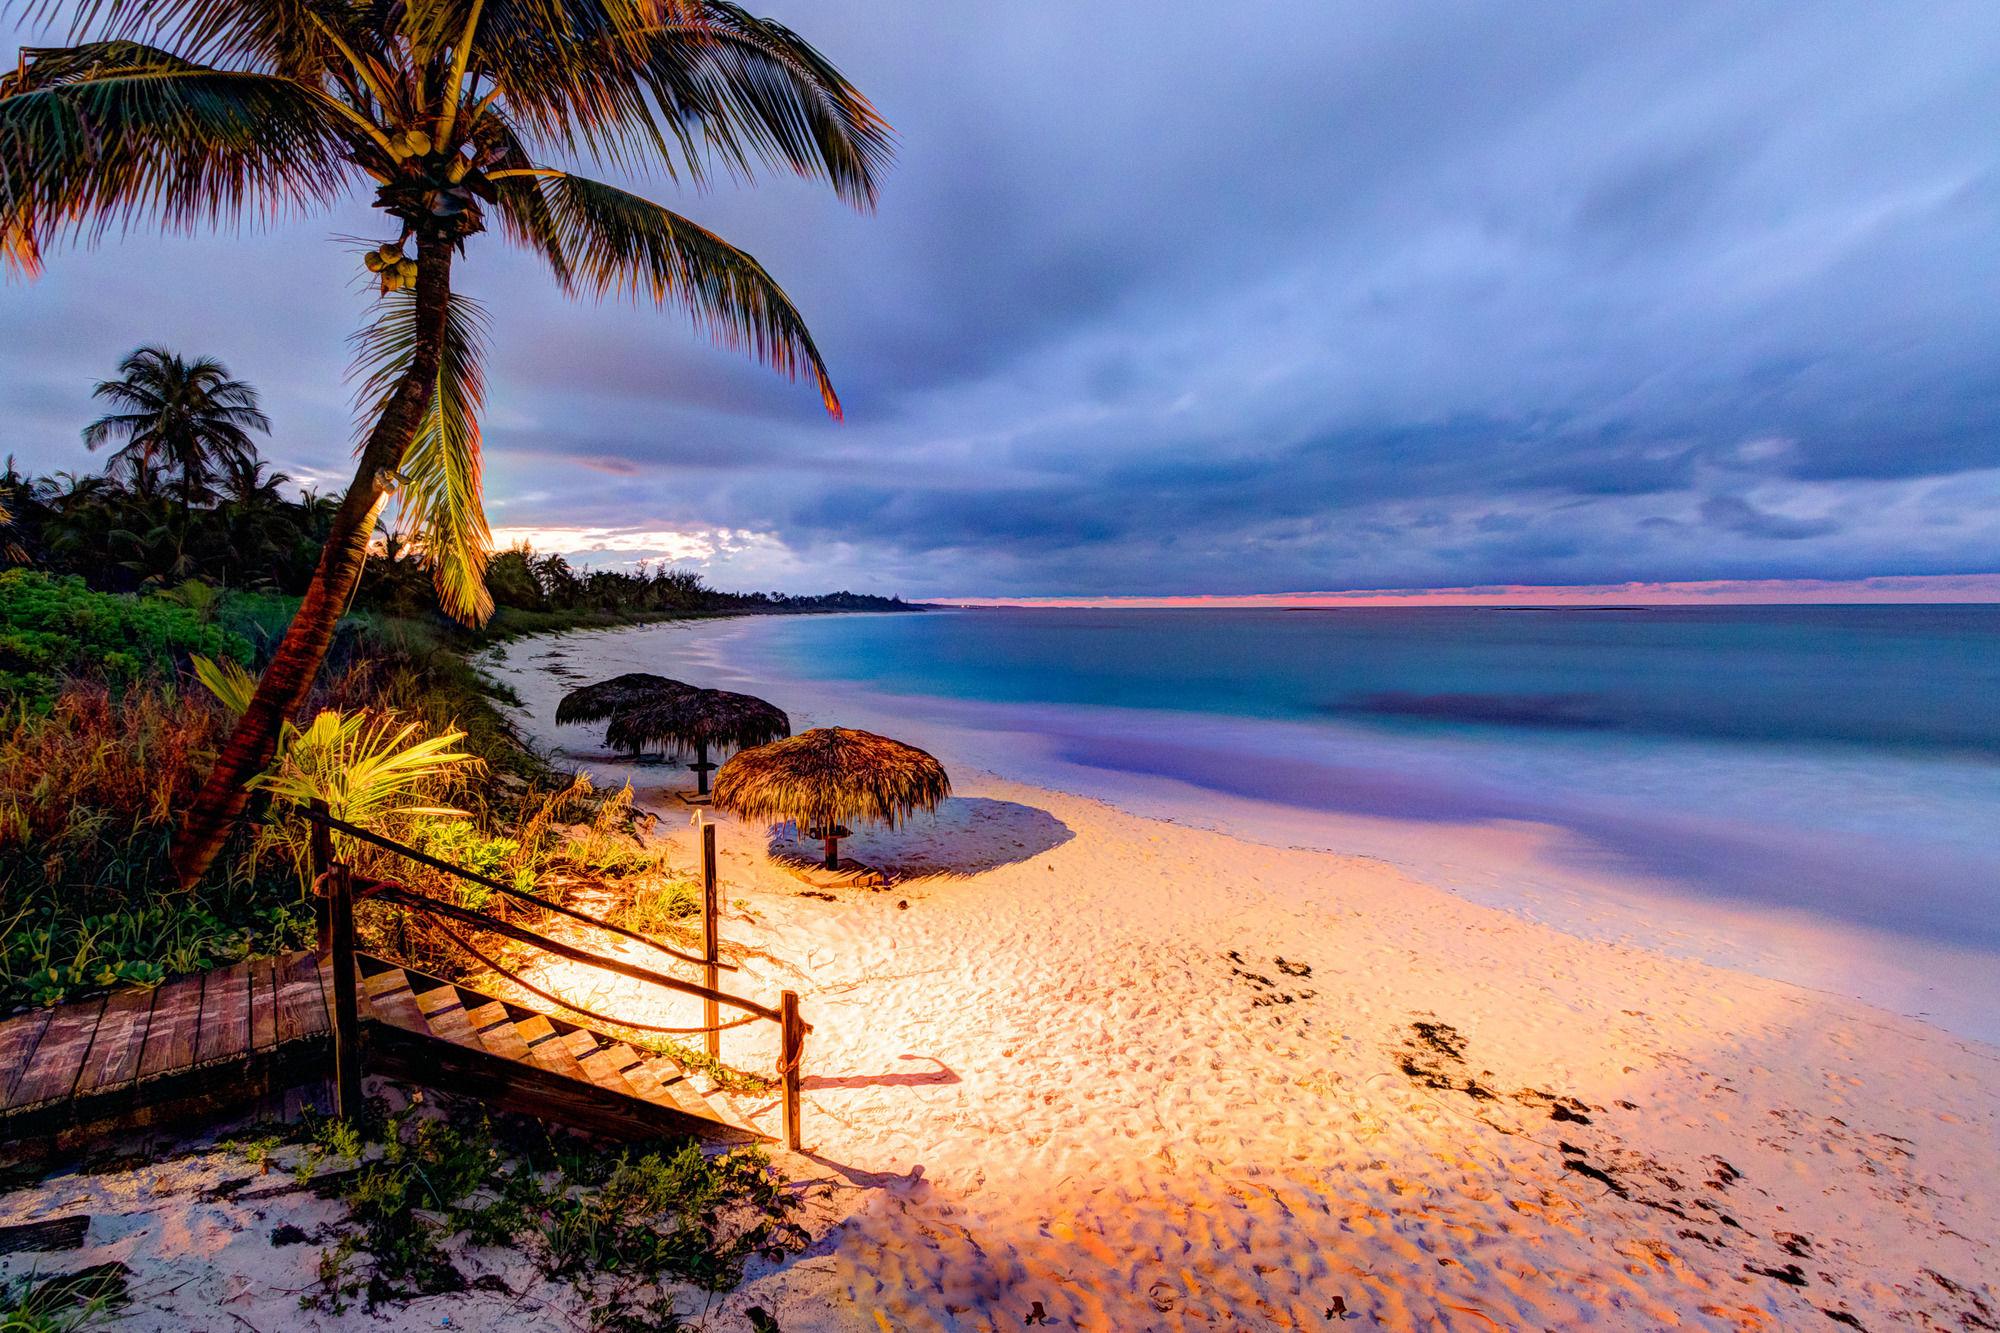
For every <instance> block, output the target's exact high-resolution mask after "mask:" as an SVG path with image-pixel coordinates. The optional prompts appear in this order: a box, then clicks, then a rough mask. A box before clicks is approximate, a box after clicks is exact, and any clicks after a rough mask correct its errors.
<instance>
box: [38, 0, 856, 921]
mask: <svg viewBox="0 0 2000 1333" xmlns="http://www.w3.org/2000/svg"><path fill="white" fill-rule="evenodd" d="M79 3H80V8H79V10H78V11H77V12H76V13H75V15H74V17H73V22H72V24H71V27H70V32H69V41H70V43H71V44H70V45H68V46H64V47H59V48H42V49H35V50H29V51H24V52H23V53H22V56H21V59H20V62H19V65H18V68H16V69H15V70H14V71H13V72H12V73H9V74H7V75H6V76H5V77H4V79H0V256H4V257H5V258H6V259H7V260H8V261H9V262H11V264H12V265H13V266H14V267H16V268H18V269H20V270H23V271H26V272H34V271H36V270H37V269H38V268H39V266H40V264H41V262H42V252H43V250H44V248H45V247H46V245H47V244H48V243H49V241H50V240H51V239H53V238H56V237H58V236H65V235H66V236H72V237H74V236H78V235H81V236H82V237H84V238H96V237H98V236H101V235H102V234H103V233H104V232H105V230H106V229H107V228H109V227H110V226H112V225H114V224H123V223H130V222H133V221H141V222H155V223H158V224H160V225H162V226H165V227H167V228H170V229H179V230H194V229H197V228H200V227H204V226H207V225H210V224H212V223H215V222H217V221H229V220H233V219H236V218H239V217H241V216H242V215H244V214H245V213H246V212H252V211H254V212H259V213H269V212H274V211H284V210H286V209H299V208H313V207H320V206H324V205H326V204H329V203H330V202H332V201H333V200H335V199H336V198H338V197H340V196H342V195H343V194H345V193H347V192H348V191H350V190H351V189H353V188H355V187H357V186H363V185H372V187H373V190H374V204H375V207H376V208H377V209H379V210H380V211H381V213H382V214H383V215H384V216H385V220H386V224H387V231H388V239H387V240H386V241H385V242H384V243H383V244H382V245H380V246H379V247H372V248H370V249H369V250H367V251H366V252H364V254H363V255H362V256H361V258H362V262H363V263H364V264H366V266H367V268H368V270H369V271H370V272H371V273H374V274H376V275H378V277H379V279H380V287H381V293H382V299H381V302H380V305H379V308H378V311H377V318H376V319H375V321H374V323H373V324H372V326H371V327H370V328H369V329H367V330H366V331H365V332H364V334H363V335H362V338H361V359H360V368H361V372H362V377H363V384H364V394H365V403H366V407H367V410H368V414H369V420H368V422H367V424H366V426H365V429H364V433H363V435H362V438H361V444H360V447H359V450H358V453H359V461H358V467H357V470H356V473H355V478H354V481H353V484H352V485H350V486H349V487H348V489H347V492H346V494H345V495H344V497H343V498H342V500H341V503H340V507H339V509H338V511H337V512H336V514H335V517H334V520H333V523H332V525H331V531H330V533H329V536H328V539H327V542H326V545H325V547H324V548H323V549H322V551H321V554H320V559H319V564H318V567H317V569H316V570H315V573H314V576H313V580H312V583H311V584H310V586H309V587H308V588H307V591H306V594H305V597H304V599H303V600H302V602H301V604H300V606H299V609H298V612H297V614H296V615H295V616H294V617H293V620H292V622H291V624H290V626H289V627H288V628H287V630H286V632H285V636H284V638H283V640H282V641H281V643H280V644H279V646H278V649H277V651H276V653H275V654H274V655H273V657H272V660H271V662H270V663H269V665H268V666H267V667H266V669H265V672H264V675H263V678H262V680H261V682H260V684H259V686H258V690H257V694H256V697H255V698H254V699H253V700H252V702H251V705H250V707H249V708H248V709H246V710H245V712H244V714H243V717H242V719H241V721H240V722H239V723H238V725H237V727H236V729H235V731H234V732H233V733H232V734H231V736H230V738H229V740H228V742H227V744H226V745H225V746H224V748H223V750H222V753H221V754H220V756H219V757H218V759H217V761H216V763H215V766H214V768H213V769H212V770H211V772H210V774H209V777H208V780H207V783H206V784H205V786H204V788H203V790H202V792H201V794H200V797H199V799H198V800H197V801H196V802H195V806H194V808H193V809H192V810H191V811H190V812H189V815H188V817H187V818H186V819H185V820H184V821H183V823H182V825H181V828H180V830H179V833H178V835H177V838H176V844H175V852H174V864H175V868H176V870H177V871H178V873H179V874H180V876H181V878H182V881H183V882H184V883H186V882H192V880H193V879H194V877H195V876H197V875H198V874H199V873H200V872H201V871H202V870H203V869H204V868H205V867H206V866H207V864H208V863H209V862H210V861H211V860H212V859H213V857H214V855H215V853H216V851H217V850H218V849H219V848H220V847H221V845H222V842H223V840H224V838H225V836H226V834H227V832H228V827H229V820H230V817H231V816H233V815H234V814H236V813H237V812H239V811H240V810H241V809H242V807H243V805H244V803H245V801H246V799H247V798H246V793H245V784H246V783H247V782H248V780H249V779H250V778H251V777H252V776H254V775H255V774H257V773H258V772H259V771H261V770H262V769H263V767H264V765H265V763H266V762H267V761H268V760H269V758H270V756H271V754H272V752H273V750H274V748H275V746H276V743H277V739H278V733H279V729H280V727H281V725H282V724H283V723H284V721H285V720H286V719H287V718H288V717H289V716H290V715H291V714H293V713H294V712H295V711H296V710H297V709H298V708H299V707H300V706H301V704H302V703H303V701H304V699H305V696H306V692H307V690H308V689H309V688H310V686H311V683H312V679H313V676H314V674H315V673H316V672H317V670H318V667H319V663H320V661H321V659H322V658H323V657H324V655H325V653H326V649H327V645H328V643H329V641H330V640H331V637H332V634H333V628H334V625H335V622H336V621H337V620H338V619H339V617H340V614H341V612H342V610H343V609H344V608H345V606H346V605H347V602H348V599H349V596H350V594H351V593H352V591H353V589H354V587H355V585H356V582H357V580H358V579H359V577H360V572H361V567H362V563H363V561H364V560H365V559H366V555H367V546H368V539H369V534H370V529H371V527H372V526H373V524H374V522H375V519H376V516H377V513H378V512H379V511H380V510H381V508H382V507H383V505H384V504H385V502H386V501H387V500H388V499H389V497H390V495H391V494H392V492H393V493H396V494H398V496H399V503H400V505H401V508H402V511H403V513H404V514H406V515H408V516H410V522H411V524H412V526H413V527H414V528H415V529H417V530H419V531H420V532H421V533H422V544H423V548H424V550H425V552H426V555H427V557H428V559H429V561H430V563H431V566H432V569H433V571H434V574H435V578H436V583H437V588H438V593H439V597H440V601H441V603H442V605H443V606H444V607H445V609H446V610H447V611H449V612H450V613H451V614H453V615H455V616H457V617H459V618H461V619H464V620H467V621H478V620H480V619H481V618H483V617H484V616H485V615H487V614H488V613H489V611H490V608H491V601H490V599H489V597H488V595H487V593H486V590H485V587H484V584H483V582H482V581H481V579H480V572H481V568H482V565H483V562H484V559H485V555H486V551H485V544H486V541H487V531H486V524H485V520H484V518H483V515H482V513H481V510H480V507H479V503H478V493H479V455H478V446H479V429H478V424H477V410H478V407H479V401H480V380H479V370H478V367H479V356H480V344H481V333H482V329H481V317H480V315H479V314H478V311H477V308H476V307H475V306H473V305H472V304H471V303H470V302H468V301H467V300H466V299H465V298H463V297H462V296H459V295H457V294H455V293H454V291H453V286H452V264H453V260H454V258H455V256H456V255H458V254H459V253H460V252H461V251H462V250H463V248H464V246H465V244H466V242H467V241H468V240H470V239H471V238H472V237H473V236H475V235H477V234H479V233H480V232H482V231H484V230H485V229H486V226H487V222H488V219H489V216H490V217H492V218H495V219H497V221H498V222H499V224H500V230H501V231H502V233H503V234H505V235H506V236H507V237H508V238H509V239H510V240H512V241H514V242H515V243H517V244H519V245H522V246H525V247H526V248H528V249H529V250H531V251H533V252H534V253H536V254H538V255H539V256H541V258H542V259H543V260H544V261H545V262H546V263H547V265H548V267H549V269H550V271H551V272H552V274H553V275H554V277H555V280H556V282H557V283H558V284H559V285H560V286H561V287H563V288H564V289H565V290H566V291H570V292H584V293H589V294H594V295H597V296H600V297H602V296H604V295H607V294H613V293H617V294H622V295H629V296H633V297H639V296H649V297H651V298H652V299H653V300H654V301H655V302H659V303H666V302H669V301H671V302H673V303H675V304H678V305H681V306H683V307H684V308H686V309H687V310H688V312H689V313H690V314H691V315H692V316H693V318H694V322H695V324H696V326H697V327H698V328H699V329H701V330H702V331H704V332H706V333H707V334H708V335H710V336H711V337H714V338H716V339H718V340H720V341H721V342H723V343H725V344H728V345H732V346H735V347H739V348H741V349H743V350H746V351H748V352H750V353H751V354H753V355H755V356H757V357H758V358H760V359H761V360H763V361H764V362H766V363H768V364H769V365H771V366H772V367H774V368H775V369H777V370H779V371H781V372H783V373H785V374H787V375H788V376H791V377H793V378H797V377H799V376H810V377H811V378H812V380H813V381H814V382H815V383H816V384H817V385H818V388H819V391H820V395H821V398H822V400H823V402H824V403H825V406H826V409H827V411H828V412H829V413H831V414H833V415H835V416H836V417H837V416H838V415H839V401H838V399H837V398H836V397H835V395H834V391H833V387H832V383H831V381H830V380H829V378H828V376H827V373H826V368H825V366H824V364H823V363H822V361H821V359H820V355H819V352H818V349H817V348H816V347H815V346H814V345H813V340H812V336H811V334H810V333H809V332H808V330H807V328H806V325H805V321H804V319H803V318H802V317H801V316H800V315H799V312H798V311H797V310H796V309H795V308H794V307H793V305H792V303H791V301H790V299H789V298H787V297H786V295H785V293H784V292H783V290H782V289H780V288H779V286H778V284H777V283H776V282H774V281H773V280H772V279H771V277H770V275H769V274H767V273H766V272H765V271H764V269H763V267H762V266H761V265H760V264H758V263H757V261H756V260H755V259H753V258H751V257H750V256H749V255H748V254H745V253H744V252H743V251H741V250H738V249H736V248H735V247H733V246H731V245H729V244H728V243H727V242H725V241H723V240H722V238H720V237H719V236H716V235H715V234H714V233H712V232H709V231H706V230H704V229H703V228H701V227H698V226H696V225H695V224H694V223H692V222H690V221H688V220H687V219H686V218H684V217H681V216H679V215H677V214H675V213H673V212H670V211H668V210H667V209H665V208H663V207H661V206H660V205H659V204H656V203H653V202H651V201H650V200H647V199H644V198H642V197H640V196H638V195H636V194H632V193H629V192H627V191H626V190H623V189H620V188H617V187H616V186H612V185H608V184H604V183H602V182H599V181H596V180H592V179H589V178H587V177H584V176H581V175H576V174H573V173H572V172H570V171H569V170H566V169H564V168H561V167H557V166H555V165H552V164H551V162H550V158H551V156H552V155H563V156H569V157H581V158H584V159H587V160H590V161H594V162H596V163H599V164H605V165H609V166H611V167H613V168H618V169H624V168H633V167H643V166H646V165H652V166H655V167H659V168H663V169H664V170H665V171H666V172H667V174H668V175H669V176H670V177H671V176H679V177H683V178H685V179H687V180H689V181H691V182H694V183H697V184H699V183H700V182H701V181H703V180H704V179H706V178H707V176H708V175H709V174H710V173H711V172H713V171H714V170H716V169H718V168H719V169H721V170H723V171H725V172H728V173H730V174H733V175H738V176H743V175H747V174H748V173H749V172H750V171H751V168H752V167H753V166H754V165H755V164H756V163H758V162H763V163H766V164H770V165H773V166H776V167H779V168H782V169H785V170H789V171H793V172H796V173H798V174H800V175H803V176H806V177H810V178H817V179H821V180H824V181H826V182H828V183H829V184H830V185H831V186H832V187H833V189H834V190H835V191H836V192H837V193H838V194H840V195H841V196H842V197H843V198H845V199H847V200H849V201H850V202H853V203H855V204H857V205H866V204H869V203H872V201H873V199H874V196H875V190H876V182H877V177H878V175H879V173H880V171H881V169H882V167H883V166H884V164H885V163H886V161H887V156H888V151H889V132H888V127H887V125H886V124H885V123H884V122H883V120H882V119H881V117H880V116H879V115H878V114H877V113H876V111H875V109H874V107H873V106H871V105H870V104H869V102H868V101H867V99H866V98H864V97H863V96H861V94H860V93H859V92H857V91H856V90H855V88H854V87H853V86H852V85H851V84H850V83H849V82H848V81H847V79H846V78H845V77H843V76H842V75H841V74H840V72H839V71H838V70H836V69H835V68H834V67H833V66H832V65H831V64H829V63H828V62H827V61H826V59H825V58H824V57H822V56H821V55H820V54H819V53H818V52H817V51H816V50H814V49H813V48H812V47H811V46H810V45H809V44H807V43H806V42H805V41H804V40H803V39H801V38H800V37H799V36H797V35H796V34H795V33H793V32H791V31H790V30H789V29H787V28H785V27H783V26H781V25H779V24H777V23H773V22H770V21H768V20H764V19H759V18H755V17H753V16H752V15H750V14H749V13H747V12H745V11H744V10H743V9H741V8H739V7H737V6H736V5H734V4H729V3H725V2H724V0H79Z"/></svg>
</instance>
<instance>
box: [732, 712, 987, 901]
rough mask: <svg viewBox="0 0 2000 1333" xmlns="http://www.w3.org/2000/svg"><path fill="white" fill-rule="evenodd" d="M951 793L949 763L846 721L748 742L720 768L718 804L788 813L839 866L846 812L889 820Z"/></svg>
mask: <svg viewBox="0 0 2000 1333" xmlns="http://www.w3.org/2000/svg"><path fill="white" fill-rule="evenodd" d="M949 795H951V779H950V778H948V777H946V776H945V771H944V765H943V764H940V763H939V762H938V761H937V760H935V759H933V758H932V757H931V756H930V755H929V754H927V753H926V752H924V751H922V750H919V749H918V748H917V747H916V746H914V745H905V744H903V742H901V741H892V740H890V739H889V738H888V737H887V736H877V735H876V734H875V733H874V732H872V731H855V730H853V729H851V728H849V727H815V728H813V729H812V730H811V731H803V732H800V733H799V734H798V735H796V736H794V737H792V738H791V739H790V740H784V741H776V742H774V743H772V744H770V745H760V746H758V747H757V748H756V749H754V750H745V751H743V752H742V753H741V754H739V755H737V756H736V757H735V758H734V759H731V760H730V761H729V762H728V763H726V764H724V765H723V766H722V771H721V772H720V773H718V774H716V776H715V805H716V808H717V809H719V810H727V811H729V812H730V813H731V814H737V815H742V816H744V817H745V818H750V819H767V820H780V819H789V820H793V821H795V822H796V823H798V824H799V825H800V826H802V827H803V828H805V829H806V830H807V832H808V836H810V837H817V838H822V839H824V840H825V842H826V868H827V869H828V870H838V869H839V868H840V840H841V839H842V838H844V837H846V836H847V833H848V830H847V829H846V828H845V827H844V825H845V824H846V823H847V821H849V820H854V821H857V822H859V821H862V820H870V821H873V822H876V823H882V824H887V825H888V826H889V827H890V828H894V827H896V825H897V824H898V823H900V822H901V821H902V820H904V819H905V818H907V817H908V816H909V815H911V814H914V813H915V812H916V811H919V810H935V809H937V808H938V806H939V805H940V804H942V803H943V801H944V798H945V797H947V796H949Z"/></svg>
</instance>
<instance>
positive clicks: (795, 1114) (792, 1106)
mask: <svg viewBox="0 0 2000 1333" xmlns="http://www.w3.org/2000/svg"><path fill="white" fill-rule="evenodd" d="M778 1013H779V1015H780V1031H781V1035H780V1037H779V1039H778V1072H779V1074H780V1075H782V1076H783V1078H784V1082H785V1146H786V1147H788V1148H790V1149H791V1150H792V1151H793V1152H797V1151H799V1063H800V1057H801V1056H802V1055H803V1054H804V1053H805V1046H806V1025H805V1023H804V1022H803V1021H801V1020H800V1018H799V993H798V992H797V991H795V990H788V991H786V992H785V994H784V996H783V998H782V999H781V1000H780V1001H779V1003H778Z"/></svg>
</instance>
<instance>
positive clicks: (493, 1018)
mask: <svg viewBox="0 0 2000 1333" xmlns="http://www.w3.org/2000/svg"><path fill="white" fill-rule="evenodd" d="M475 994H477V992H475ZM512 1017H513V1016H512V1015H511V1014H509V1013H508V1012H507V1006H506V1005H504V1004H502V1003H500V1001H498V1000H485V1001H484V1002H483V1003H480V1004H475V1005H473V1006H471V1007H470V1008H468V1009H467V1010H466V1011H465V1021H466V1022H468V1023H470V1024H472V1030H473V1031H474V1032H484V1031H486V1029H488V1028H490V1027H492V1026H493V1025H494V1024H495V1023H506V1022H508V1021H509V1020H510V1019H511V1018H512Z"/></svg>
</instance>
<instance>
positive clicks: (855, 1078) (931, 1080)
mask: <svg viewBox="0 0 2000 1333" xmlns="http://www.w3.org/2000/svg"><path fill="white" fill-rule="evenodd" d="M896 1058H897V1059H898V1060H928V1061H930V1062H931V1063H932V1064H933V1065H936V1066H937V1068H935V1069H913V1070H911V1071H910V1072H908V1073H904V1074H842V1075H838V1076H836V1077H833V1078H828V1077H826V1076H824V1075H821V1074H808V1075H806V1077H804V1078H802V1079H800V1080H799V1086H800V1087H801V1088H803V1089H804V1090H806V1091H807V1092H811V1091H813V1090H815V1089H817V1088H921V1087H927V1086H930V1085H933V1084H939V1083H957V1082H958V1081H959V1077H958V1075H957V1074H954V1073H953V1072H952V1071H951V1066H949V1065H947V1064H946V1063H945V1062H944V1061H942V1060H940V1059H938V1058H937V1057H936V1056H935V1055H899V1056H897V1057H896Z"/></svg>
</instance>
